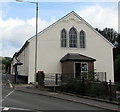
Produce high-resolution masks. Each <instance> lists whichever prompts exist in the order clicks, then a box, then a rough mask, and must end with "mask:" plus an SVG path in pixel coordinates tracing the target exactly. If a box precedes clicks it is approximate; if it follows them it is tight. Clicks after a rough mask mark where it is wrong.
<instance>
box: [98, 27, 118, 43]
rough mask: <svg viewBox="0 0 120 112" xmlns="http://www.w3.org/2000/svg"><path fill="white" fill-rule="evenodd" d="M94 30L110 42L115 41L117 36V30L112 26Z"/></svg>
mask: <svg viewBox="0 0 120 112" xmlns="http://www.w3.org/2000/svg"><path fill="white" fill-rule="evenodd" d="M96 31H98V32H99V33H100V34H101V35H103V36H104V37H105V38H106V39H107V40H109V41H110V42H111V43H112V44H114V43H115V41H116V39H117V36H118V34H117V32H116V31H115V30H114V29H113V28H104V29H103V30H100V29H98V28H96Z"/></svg>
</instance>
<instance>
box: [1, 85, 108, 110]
mask: <svg viewBox="0 0 120 112" xmlns="http://www.w3.org/2000/svg"><path fill="white" fill-rule="evenodd" d="M2 106H3V107H4V111H5V110H6V111H7V112H37V111H39V112H44V111H47V110H51V111H54V112H56V111H57V110H62V111H65V110H68V111H69V112H71V111H72V110H81V111H82V110H84V111H85V112H88V111H90V110H92V111H96V112H98V111H101V112H103V111H104V110H102V109H100V108H96V107H92V106H88V105H84V104H80V103H75V102H71V101H67V100H62V99H57V98H53V97H49V96H43V95H37V94H32V93H26V92H22V91H17V90H15V89H11V88H9V87H6V86H3V96H2ZM18 110H19V111H18ZM4 111H3V112H4ZM6 111H5V112H6ZM105 112H110V111H107V110H105Z"/></svg>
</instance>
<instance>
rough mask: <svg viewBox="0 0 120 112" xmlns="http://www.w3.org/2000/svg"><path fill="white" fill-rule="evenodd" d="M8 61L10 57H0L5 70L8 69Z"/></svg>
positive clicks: (7, 70)
mask: <svg viewBox="0 0 120 112" xmlns="http://www.w3.org/2000/svg"><path fill="white" fill-rule="evenodd" d="M10 61H11V58H10V57H2V58H1V59H0V63H2V64H3V65H5V71H6V72H9V71H10Z"/></svg>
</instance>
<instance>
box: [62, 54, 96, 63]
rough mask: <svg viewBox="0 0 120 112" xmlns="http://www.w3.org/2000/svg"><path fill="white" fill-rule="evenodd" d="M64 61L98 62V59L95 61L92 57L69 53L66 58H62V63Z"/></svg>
mask: <svg viewBox="0 0 120 112" xmlns="http://www.w3.org/2000/svg"><path fill="white" fill-rule="evenodd" d="M64 61H84V62H85V61H91V62H93V61H96V59H93V58H91V57H88V56H85V55H82V54H76V53H68V54H66V55H65V56H64V57H62V59H61V60H60V62H64Z"/></svg>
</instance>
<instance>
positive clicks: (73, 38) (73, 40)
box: [69, 27, 77, 48]
mask: <svg viewBox="0 0 120 112" xmlns="http://www.w3.org/2000/svg"><path fill="white" fill-rule="evenodd" d="M69 47H71V48H77V31H76V29H75V28H74V27H72V28H71V29H70V31H69Z"/></svg>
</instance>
